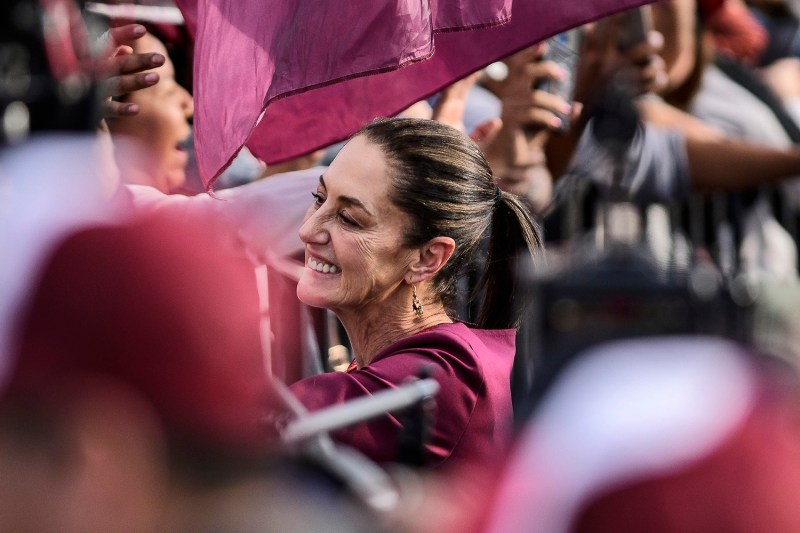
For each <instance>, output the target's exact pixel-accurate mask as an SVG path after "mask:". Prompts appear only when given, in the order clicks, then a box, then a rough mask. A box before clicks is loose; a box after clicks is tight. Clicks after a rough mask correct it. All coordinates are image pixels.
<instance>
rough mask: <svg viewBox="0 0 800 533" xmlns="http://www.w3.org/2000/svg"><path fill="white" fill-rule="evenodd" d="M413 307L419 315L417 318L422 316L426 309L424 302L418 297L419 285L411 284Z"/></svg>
mask: <svg viewBox="0 0 800 533" xmlns="http://www.w3.org/2000/svg"><path fill="white" fill-rule="evenodd" d="M411 309H413V310H414V314H416V315H417V318H422V313H424V312H425V311H424V310H423V309H422V303H421V302H420V301H419V298H417V286H416V285H412V286H411Z"/></svg>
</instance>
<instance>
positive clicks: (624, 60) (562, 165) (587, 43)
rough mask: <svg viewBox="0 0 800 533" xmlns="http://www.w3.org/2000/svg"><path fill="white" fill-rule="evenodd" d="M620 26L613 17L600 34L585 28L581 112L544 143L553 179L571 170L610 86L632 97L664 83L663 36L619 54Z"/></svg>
mask: <svg viewBox="0 0 800 533" xmlns="http://www.w3.org/2000/svg"><path fill="white" fill-rule="evenodd" d="M619 26H620V18H619V17H617V16H612V17H609V18H608V19H607V21H606V22H605V23H604V24H603V25H602V31H599V30H598V25H597V24H589V25H587V26H585V27H584V31H585V33H584V41H583V47H582V49H581V55H580V61H579V63H578V70H577V74H576V80H575V95H574V99H575V101H576V102H581V103H582V104H583V109H584V110H583V112H582V113H581V114H580V116H578V117H577V118H576V119H575V120H573V121H572V123H571V126H570V129H569V131H568V132H567V133H566V134H564V135H553V136H552V137H551V139H550V141H549V142H548V143H547V146H546V155H547V166H548V168H549V170H550V173H551V174H552V176H553V178H554V179H555V180H558V179H559V178H560V177H561V176H562V175H563V174H564V173H565V172H566V171H567V170H568V168H569V167H570V164H571V162H572V159H573V155H574V154H575V150H576V149H577V147H578V144H579V141H580V139H581V137H582V136H583V134H584V131H585V130H586V126H587V125H588V123H589V120H590V119H591V117H592V114H593V110H594V108H595V106H596V105H597V104H598V102H600V101H601V100H602V99H603V98H605V97H606V95H607V94H608V93H607V90H608V87H609V86H610V85H611V84H612V83H624V84H626V87H627V90H628V92H630V94H631V95H632V97H635V96H638V95H643V94H646V93H652V92H657V91H659V90H660V89H661V87H663V86H664V85H665V84H666V83H667V77H666V74H665V72H664V61H663V59H662V58H661V57H660V56H659V52H660V50H661V48H662V47H663V44H664V38H663V36H662V35H661V34H660V33H659V32H657V31H650V32H648V34H647V38H646V40H645V41H643V42H641V43H639V44H637V45H635V46H632V47H631V48H630V49H628V50H625V51H621V50H619V48H618V46H617V38H618V33H617V32H618V31H619Z"/></svg>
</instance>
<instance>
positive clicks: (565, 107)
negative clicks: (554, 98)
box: [560, 104, 572, 115]
mask: <svg viewBox="0 0 800 533" xmlns="http://www.w3.org/2000/svg"><path fill="white" fill-rule="evenodd" d="M560 109H561V112H562V113H564V114H565V115H569V114H570V113H571V112H572V106H571V105H570V104H561V107H560Z"/></svg>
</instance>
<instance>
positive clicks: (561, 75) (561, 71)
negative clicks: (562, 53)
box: [556, 67, 567, 80]
mask: <svg viewBox="0 0 800 533" xmlns="http://www.w3.org/2000/svg"><path fill="white" fill-rule="evenodd" d="M566 77H567V71H566V70H564V69H563V68H561V67H556V78H557V79H559V80H563V79H564V78H566Z"/></svg>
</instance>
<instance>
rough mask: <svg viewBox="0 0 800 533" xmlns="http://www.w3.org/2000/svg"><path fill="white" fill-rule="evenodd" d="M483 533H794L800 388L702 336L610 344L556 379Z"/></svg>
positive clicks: (758, 359) (783, 369)
mask: <svg viewBox="0 0 800 533" xmlns="http://www.w3.org/2000/svg"><path fill="white" fill-rule="evenodd" d="M543 391H544V394H543V395H542V399H541V400H539V401H538V402H537V405H536V409H535V411H534V413H533V416H532V418H531V419H530V420H529V421H528V422H527V423H526V425H525V426H524V428H523V430H522V432H521V433H520V438H519V441H518V442H517V446H516V450H515V452H514V453H513V454H512V456H511V458H510V461H509V462H508V464H507V467H506V468H505V473H504V474H503V475H502V476H501V483H500V486H499V490H498V492H497V493H496V494H495V498H494V503H493V505H492V511H491V513H490V518H489V520H488V526H487V527H486V528H485V529H484V531H489V532H494V531H498V532H499V531H503V532H504V533H506V532H514V531H541V532H548V533H559V532H561V533H566V532H593V533H599V532H615V533H620V532H633V531H648V532H670V531H726V532H741V533H745V532H750V531H798V530H799V528H800V508H798V506H797V504H796V499H797V495H798V494H800V403H798V400H799V399H800V382H798V379H797V375H796V374H795V372H794V371H793V370H792V369H791V368H790V367H789V366H788V365H785V364H784V363H782V362H780V361H778V360H777V359H772V358H768V357H766V356H763V355H756V354H754V353H752V352H751V351H750V350H749V349H748V348H747V347H744V346H741V345H738V344H736V343H733V342H730V341H728V340H725V339H721V338H715V337H706V336H672V337H670V336H664V337H651V338H642V339H627V340H618V341H609V342H606V343H601V344H598V345H596V346H593V347H591V348H588V349H587V350H585V351H584V352H582V353H580V354H577V355H576V356H572V357H571V358H569V359H568V360H567V362H566V363H565V364H563V365H561V366H560V371H558V372H556V373H553V374H551V377H550V378H549V380H548V385H547V386H545V387H543Z"/></svg>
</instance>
